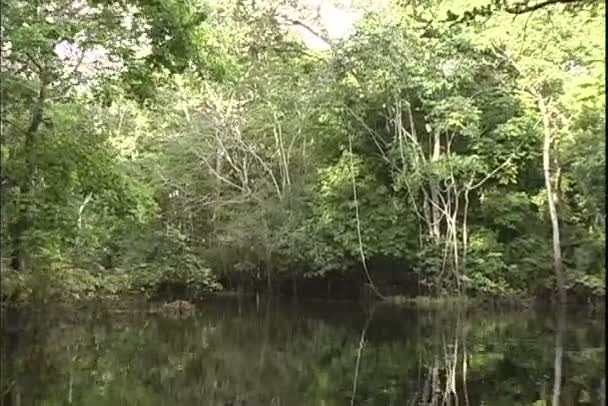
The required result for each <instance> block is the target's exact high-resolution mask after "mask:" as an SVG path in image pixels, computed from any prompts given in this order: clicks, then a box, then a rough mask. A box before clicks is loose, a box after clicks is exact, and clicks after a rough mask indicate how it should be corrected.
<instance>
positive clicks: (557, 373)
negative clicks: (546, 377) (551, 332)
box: [551, 305, 566, 406]
mask: <svg viewBox="0 0 608 406" xmlns="http://www.w3.org/2000/svg"><path fill="white" fill-rule="evenodd" d="M557 317H558V318H557V332H556V333H555V362H554V365H553V375H554V380H553V401H552V403H551V405H552V406H559V398H560V394H561V387H562V358H563V355H564V344H563V341H564V331H565V330H566V308H565V306H563V305H561V306H560V308H559V312H558V316H557Z"/></svg>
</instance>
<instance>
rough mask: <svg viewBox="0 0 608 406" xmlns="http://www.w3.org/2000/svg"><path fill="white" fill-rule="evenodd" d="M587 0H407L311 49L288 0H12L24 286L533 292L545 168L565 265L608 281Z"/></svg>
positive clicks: (7, 64)
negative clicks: (352, 285) (506, 6)
mask: <svg viewBox="0 0 608 406" xmlns="http://www.w3.org/2000/svg"><path fill="white" fill-rule="evenodd" d="M216 3H217V4H216ZM556 3H558V2H556ZM584 3H585V4H584V7H580V8H575V9H573V10H565V12H562V11H564V10H562V9H561V7H565V6H563V5H560V4H549V5H548V6H547V7H543V8H542V9H538V10H535V11H534V12H531V13H525V14H522V15H519V16H517V17H516V18H514V17H513V15H512V14H510V13H509V12H508V11H504V10H502V9H501V8H498V9H497V10H494V11H493V12H492V13H491V15H488V17H487V18H486V19H485V20H483V21H480V19H479V18H473V19H469V20H467V21H463V22H461V23H458V24H450V23H447V22H446V21H445V19H444V17H442V16H443V15H446V13H447V14H448V15H452V14H454V13H456V14H458V15H460V14H462V13H464V12H466V11H467V10H468V9H469V8H470V7H471V2H458V1H451V2H445V1H444V2H439V1H433V0H429V1H424V2H403V1H402V2H397V3H394V4H393V3H390V2H388V3H387V4H386V5H385V6H384V7H382V8H378V9H376V10H375V11H372V12H370V13H367V14H365V16H364V17H362V18H361V19H360V20H359V21H358V22H357V24H356V26H355V29H354V31H353V33H352V34H351V35H348V36H344V37H342V38H339V39H331V40H330V39H328V38H326V36H325V35H324V34H323V32H322V31H319V32H318V33H317V36H318V37H319V38H323V39H324V41H325V43H326V44H327V46H326V47H323V48H320V49H311V48H309V47H306V46H305V45H304V44H302V42H301V41H300V40H299V39H298V37H297V35H296V34H294V32H293V30H292V28H293V27H295V26H297V25H298V26H305V24H304V23H302V22H299V21H296V20H294V19H293V18H291V19H287V18H285V17H284V18H279V15H281V13H284V12H283V11H281V10H283V8H284V6H285V5H284V4H282V3H281V2H280V1H266V2H259V4H258V3H256V2H252V3H251V4H250V3H248V2H242V1H237V0H235V1H227V2H221V5H220V2H206V1H204V0H199V1H195V2H181V1H177V0H160V1H154V2H152V1H143V0H132V1H129V0H124V1H118V0H116V1H112V0H95V1H93V0H56V1H52V2H42V3H39V2H26V1H11V2H6V3H5V2H3V4H2V9H3V12H2V20H1V28H2V44H1V45H2V73H1V79H2V80H1V89H0V91H1V96H2V112H1V114H2V117H1V118H2V137H1V170H2V184H1V189H2V221H1V222H0V226H1V234H2V238H1V244H2V246H1V252H2V292H3V296H5V297H10V298H12V299H19V298H26V297H29V296H36V297H43V298H48V297H54V296H56V295H58V296H65V295H66V294H67V295H75V296H82V295H83V294H116V293H119V292H122V291H127V290H130V291H133V290H137V291H143V292H146V293H147V294H160V293H165V294H170V295H189V296H195V295H199V294H201V293H204V292H206V291H209V290H218V289H222V288H236V287H244V288H254V287H255V288H256V289H260V288H266V289H277V288H281V286H283V284H284V282H287V281H288V282H289V283H290V284H291V283H292V282H293V286H294V290H295V289H296V286H297V283H298V281H304V280H306V281H310V280H315V279H318V280H325V279H323V278H329V277H330V276H331V277H335V276H336V275H338V277H339V278H342V279H341V280H344V279H350V280H355V281H366V282H369V283H371V284H372V285H374V282H376V283H377V285H378V289H379V290H380V291H384V292H386V290H383V289H385V288H386V289H388V288H387V286H388V285H389V284H388V283H385V284H383V281H386V280H388V279H389V278H388V276H386V275H388V274H389V273H390V274H394V273H395V272H397V273H399V274H403V275H405V274H407V275H413V276H414V277H413V278H409V279H407V278H406V279H403V278H402V279H399V280H400V281H401V282H400V283H398V284H397V285H398V286H397V288H396V289H395V288H393V290H392V291H391V293H395V292H396V293H405V292H407V293H414V294H422V293H429V292H431V293H442V294H455V293H462V292H466V293H468V294H492V295H507V296H513V295H521V296H530V295H533V294H539V293H543V292H546V291H549V290H554V289H555V286H556V285H555V277H556V275H557V276H558V277H559V273H557V274H556V273H555V272H554V270H553V260H552V258H553V255H554V254H553V253H554V251H555V246H553V251H552V235H553V237H554V236H555V227H554V226H555V224H554V225H553V229H552V222H551V220H552V219H553V217H555V216H550V210H549V209H550V205H549V204H548V199H547V196H548V194H547V188H546V187H547V185H553V191H552V192H551V193H550V194H549V195H550V196H553V197H554V201H555V202H554V203H555V207H556V208H557V209H556V210H557V213H556V216H557V217H556V218H557V220H558V225H559V231H560V234H561V240H559V246H560V247H561V251H562V252H561V256H562V258H561V259H560V262H561V261H563V268H564V275H565V284H566V287H567V288H568V289H569V290H570V291H571V292H575V293H576V296H577V297H579V298H586V297H590V296H593V295H599V296H603V295H604V293H605V288H604V285H605V197H606V189H605V152H604V150H605V137H604V132H605V121H604V112H605V98H604V94H605V84H604V82H605V71H604V62H605V61H604V49H603V46H604V41H603V38H604V35H605V26H604V15H605V11H604V3H603V2H597V3H594V2H584ZM300 11H301V12H303V11H302V10H300ZM286 21H287V22H286ZM307 29H308V30H309V31H314V29H313V28H310V27H308V28H307ZM543 137H544V139H545V141H547V140H549V143H547V142H545V144H543ZM543 145H545V146H546V147H547V153H548V152H550V155H547V156H549V157H550V162H544V161H543V153H544V151H545V150H544V149H543ZM549 150H550V151H549ZM543 164H547V165H549V166H550V171H547V169H546V168H545V170H543V168H544V167H543ZM548 174H550V175H548ZM547 176H548V178H546V177H547ZM552 230H553V233H552ZM383 261H384V262H383ZM381 263H391V264H393V265H391V266H381V265H377V264H381ZM395 264H398V265H395ZM389 268H390V269H389ZM404 280H407V281H408V282H403V281H404ZM412 281H414V282H412ZM413 285H415V287H413ZM290 286H291V285H290Z"/></svg>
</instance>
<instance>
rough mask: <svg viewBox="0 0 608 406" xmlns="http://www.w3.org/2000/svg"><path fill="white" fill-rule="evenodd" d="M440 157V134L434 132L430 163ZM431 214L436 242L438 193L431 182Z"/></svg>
mask: <svg viewBox="0 0 608 406" xmlns="http://www.w3.org/2000/svg"><path fill="white" fill-rule="evenodd" d="M440 155H441V133H440V132H439V131H438V130H435V133H434V135H433V153H432V155H431V162H435V161H437V160H439V157H440ZM430 187H431V206H432V207H431V214H432V227H433V231H432V233H433V237H434V238H435V239H436V240H439V237H440V236H441V228H440V223H441V215H440V213H439V209H438V208H437V206H438V204H439V191H438V186H437V184H435V182H433V181H432V182H431V185H430Z"/></svg>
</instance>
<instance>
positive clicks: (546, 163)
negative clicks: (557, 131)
mask: <svg viewBox="0 0 608 406" xmlns="http://www.w3.org/2000/svg"><path fill="white" fill-rule="evenodd" d="M538 107H539V109H540V112H541V114H542V117H543V127H544V140H543V171H544V174H545V187H546V189H547V203H548V205H549V215H550V217H551V230H552V233H553V266H554V268H555V279H556V281H557V289H558V291H559V301H560V303H561V304H564V303H566V301H567V293H566V284H565V280H564V271H563V264H562V251H561V245H560V236H559V218H558V215H557V206H556V201H555V195H556V193H555V191H554V189H553V176H552V174H551V172H552V171H551V143H552V141H553V137H552V134H551V119H550V117H549V111H548V108H547V105H546V104H545V100H544V99H543V98H542V97H539V98H538Z"/></svg>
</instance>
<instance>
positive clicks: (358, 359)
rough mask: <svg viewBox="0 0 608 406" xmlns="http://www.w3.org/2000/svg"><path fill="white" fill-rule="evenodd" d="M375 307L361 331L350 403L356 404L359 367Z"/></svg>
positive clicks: (352, 405)
mask: <svg viewBox="0 0 608 406" xmlns="http://www.w3.org/2000/svg"><path fill="white" fill-rule="evenodd" d="M374 310H375V308H372V309H371V311H370V313H369V317H368V318H367V320H366V321H365V325H364V326H363V330H362V331H361V337H360V339H359V349H358V350H357V360H356V362H355V374H354V377H353V390H352V393H351V397H350V404H351V406H354V404H355V398H356V396H357V383H358V381H359V367H360V366H361V354H362V353H363V346H364V345H365V334H366V333H367V329H368V327H369V324H370V322H371V321H372V318H373V316H374Z"/></svg>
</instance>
